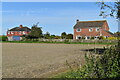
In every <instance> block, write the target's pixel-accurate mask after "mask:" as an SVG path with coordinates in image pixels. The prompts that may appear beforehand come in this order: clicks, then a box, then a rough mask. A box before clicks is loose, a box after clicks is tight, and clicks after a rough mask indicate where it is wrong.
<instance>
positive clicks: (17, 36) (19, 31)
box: [7, 25, 31, 41]
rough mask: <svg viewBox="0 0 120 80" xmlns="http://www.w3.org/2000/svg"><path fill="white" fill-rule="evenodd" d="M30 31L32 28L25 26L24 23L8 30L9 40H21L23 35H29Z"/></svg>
mask: <svg viewBox="0 0 120 80" xmlns="http://www.w3.org/2000/svg"><path fill="white" fill-rule="evenodd" d="M30 31H31V29H29V28H28V27H23V26H22V25H20V26H19V27H15V28H12V29H10V30H8V31H7V37H8V41H19V40H21V39H22V37H21V36H23V35H27V34H28V33H30Z"/></svg>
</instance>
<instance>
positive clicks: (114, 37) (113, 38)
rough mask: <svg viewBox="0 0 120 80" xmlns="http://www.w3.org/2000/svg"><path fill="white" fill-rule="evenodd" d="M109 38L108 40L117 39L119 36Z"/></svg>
mask: <svg viewBox="0 0 120 80" xmlns="http://www.w3.org/2000/svg"><path fill="white" fill-rule="evenodd" d="M107 39H108V40H117V39H118V38H117V37H108V38H107Z"/></svg>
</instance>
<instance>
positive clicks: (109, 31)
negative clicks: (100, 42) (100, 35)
mask: <svg viewBox="0 0 120 80" xmlns="http://www.w3.org/2000/svg"><path fill="white" fill-rule="evenodd" d="M104 31H105V32H107V33H109V34H110V35H112V36H114V34H113V33H112V32H110V31H107V30H104Z"/></svg>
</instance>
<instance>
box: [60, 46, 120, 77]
mask: <svg viewBox="0 0 120 80" xmlns="http://www.w3.org/2000/svg"><path fill="white" fill-rule="evenodd" d="M85 59H86V65H84V66H83V67H82V68H78V69H77V70H73V69H71V67H70V69H71V72H68V73H66V74H64V75H62V76H61V77H62V78H118V77H120V74H119V73H120V52H119V50H118V46H111V47H110V48H108V49H107V50H106V51H105V52H104V53H103V54H102V55H95V54H92V53H91V54H89V55H88V54H86V55H85Z"/></svg>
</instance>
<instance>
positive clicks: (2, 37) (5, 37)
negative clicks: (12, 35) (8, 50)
mask: <svg viewBox="0 0 120 80" xmlns="http://www.w3.org/2000/svg"><path fill="white" fill-rule="evenodd" d="M7 40H8V38H7V36H5V35H2V36H0V41H7Z"/></svg>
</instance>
